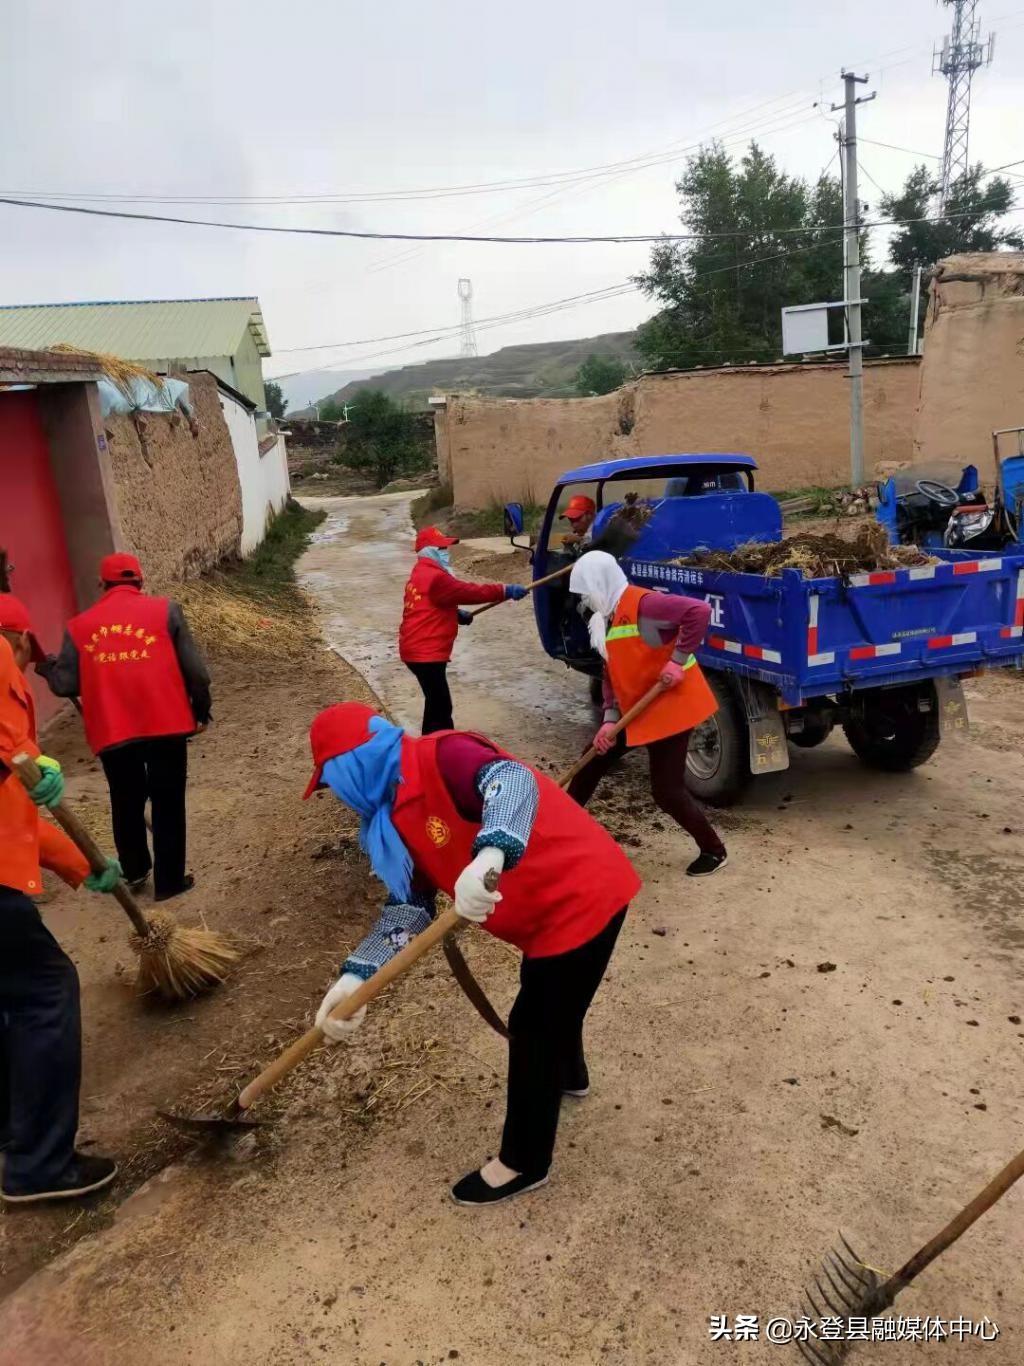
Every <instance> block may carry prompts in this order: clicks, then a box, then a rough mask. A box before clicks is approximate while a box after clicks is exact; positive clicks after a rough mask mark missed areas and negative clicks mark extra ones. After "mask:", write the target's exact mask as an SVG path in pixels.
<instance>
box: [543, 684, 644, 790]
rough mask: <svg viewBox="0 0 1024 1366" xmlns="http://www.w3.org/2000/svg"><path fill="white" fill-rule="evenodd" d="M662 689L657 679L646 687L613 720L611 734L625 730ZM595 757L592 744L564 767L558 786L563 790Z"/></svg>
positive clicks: (595, 752) (595, 751) (595, 753)
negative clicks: (628, 706)
mask: <svg viewBox="0 0 1024 1366" xmlns="http://www.w3.org/2000/svg"><path fill="white" fill-rule="evenodd" d="M664 691H665V684H664V683H662V682H661V680H660V679H659V680H658V682H657V683H655V685H654V687H653V688H648V689H647V691H646V692H645V693H644V695H643V697H641V699H640V701H639V702H635V703H634V704H633V706H631V707H630V709H629V711H627V712H626V714H625V716H622V717H620V718H619V720H618V721H616V722H615V725H614V727H613V728H612V734H613V735H618V733H619V731H620V730H625V729H626V727H627V726H628V725H629V724H630V722H631V721H635V720H636V718H637V717H638V716H639V715H640V714H641V712H644V711H646V710H647V708H648V707H649V706H650V705H651V703H652V702H653V701H654V700H655V699H656V698H658V697H660V696H661V694H662V693H663V692H664ZM596 757H597V750H596V749H595V748H594V746H593V745H591V746H590V748H589V749H588V750H587V752H586V753H585V754H581V755H580V757H579V758H578V759H577V760H576V762H575V763H574V764H573V766H572V768H569V769H566V771H565V772H564V773H563V774H562V776H561V777H560V778H559V780H558V786H559V787H560V788H562V789H563V791H564V789H565V788H567V787H568V786H569V784H570V783H571V782H572V780H573V778H575V777H576V774H577V773H582V772H583V770H584V769H585V768H586V766H587V764H589V763H590V761H591V759H594V758H596Z"/></svg>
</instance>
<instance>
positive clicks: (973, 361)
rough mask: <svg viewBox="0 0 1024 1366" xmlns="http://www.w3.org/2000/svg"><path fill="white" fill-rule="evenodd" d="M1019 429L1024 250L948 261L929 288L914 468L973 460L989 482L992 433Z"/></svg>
mask: <svg viewBox="0 0 1024 1366" xmlns="http://www.w3.org/2000/svg"><path fill="white" fill-rule="evenodd" d="M1020 426H1024V253H1021V252H992V253H986V254H984V255H963V256H950V257H947V259H946V260H944V261H942V262H940V264H939V270H938V274H937V275H936V277H935V279H934V280H933V281H932V285H931V295H930V302H929V306H928V316H927V320H926V324H925V340H924V357H923V363H922V366H921V403H920V408H919V411H918V414H917V423H916V426H915V430H914V463H915V464H919V465H922V466H926V467H931V468H935V469H943V470H944V469H946V468H949V469H952V468H954V467H955V468H959V467H960V466H962V465H964V464H967V463H968V462H973V463H974V464H976V465H977V466H978V467H979V469H980V470H981V472H982V480H983V482H985V483H987V482H988V481H989V477H990V472H991V470H992V432H993V431H994V430H997V429H998V428H1000V427H1020ZM1010 451H1014V452H1015V451H1016V444H1015V442H1014V441H1013V440H1012V439H1010V438H1008V439H1007V442H1006V446H1005V449H1004V453H1008V452H1010Z"/></svg>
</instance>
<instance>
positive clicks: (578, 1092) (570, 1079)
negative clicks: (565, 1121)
mask: <svg viewBox="0 0 1024 1366" xmlns="http://www.w3.org/2000/svg"><path fill="white" fill-rule="evenodd" d="M562 1095H563V1096H572V1098H573V1100H582V1099H583V1098H584V1096H589V1095H590V1073H589V1072H588V1071H587V1064H586V1063H585V1062H582V1063H580V1064H578V1065H577V1066H576V1067H573V1068H572V1069H570V1071H569V1073H568V1076H567V1079H566V1083H565V1085H564V1086H563V1087H562Z"/></svg>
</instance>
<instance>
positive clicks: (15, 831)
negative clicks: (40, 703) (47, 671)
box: [0, 636, 89, 896]
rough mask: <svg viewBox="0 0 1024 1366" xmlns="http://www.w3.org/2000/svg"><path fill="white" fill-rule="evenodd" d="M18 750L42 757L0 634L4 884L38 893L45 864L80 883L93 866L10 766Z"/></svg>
mask: <svg viewBox="0 0 1024 1366" xmlns="http://www.w3.org/2000/svg"><path fill="white" fill-rule="evenodd" d="M19 751H23V752H24V753H25V754H29V755H31V757H32V758H33V759H38V758H39V746H38V745H37V744H36V718H35V708H34V707H33V705H32V692H31V690H30V688H29V686H28V682H27V681H26V679H25V676H24V674H23V673H22V672H21V670H20V669H19V668H18V666H17V664H16V663H15V660H14V652H13V651H12V650H11V647H10V645H9V644H8V642H7V641H6V640H5V639H4V638H3V636H0V886H3V887H13V888H14V889H15V891H18V892H24V893H25V895H26V896H38V895H39V893H40V892H41V891H42V890H43V879H42V875H41V873H40V871H39V869H40V865H42V867H44V868H51V869H53V871H54V872H55V873H58V874H59V875H60V876H61V877H62V878H63V879H64V881H65V882H66V883H68V885H69V886H71V887H77V886H78V885H79V884H80V883H81V882H82V880H83V879H84V878H85V876H86V875H87V874H88V872H89V864H88V861H87V860H86V858H85V857H84V855H82V854H81V853H79V851H78V849H77V848H76V847H75V845H73V844H72V843H71V841H70V840H69V839H68V837H67V835H65V834H64V832H63V830H58V829H57V827H56V826H55V825H51V824H50V823H49V821H45V820H43V819H42V818H41V817H40V814H39V810H38V808H37V807H36V806H35V805H33V803H32V801H31V799H30V797H29V795H28V793H27V792H26V791H25V789H24V788H23V787H22V785H21V779H20V778H18V777H17V775H16V774H15V773H13V772H12V771H11V768H10V763H11V759H12V758H13V757H14V755H15V754H17V753H18V752H19Z"/></svg>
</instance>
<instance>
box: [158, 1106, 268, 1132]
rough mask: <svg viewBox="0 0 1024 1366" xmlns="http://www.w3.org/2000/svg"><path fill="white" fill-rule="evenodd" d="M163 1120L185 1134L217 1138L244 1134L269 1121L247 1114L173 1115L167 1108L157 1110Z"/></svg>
mask: <svg viewBox="0 0 1024 1366" xmlns="http://www.w3.org/2000/svg"><path fill="white" fill-rule="evenodd" d="M157 1114H158V1115H159V1116H160V1118H161V1119H162V1120H165V1121H166V1122H167V1123H168V1124H170V1125H172V1126H173V1127H174V1128H175V1129H180V1130H181V1132H182V1133H183V1134H192V1135H199V1136H200V1137H205V1138H215V1137H217V1136H218V1135H221V1134H223V1135H227V1134H244V1133H248V1132H249V1130H250V1129H260V1128H263V1126H264V1125H265V1124H266V1123H267V1121H266V1120H265V1119H249V1118H248V1117H247V1116H246V1115H243V1114H239V1115H234V1116H231V1115H172V1114H171V1113H170V1112H169V1111H167V1110H157Z"/></svg>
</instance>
